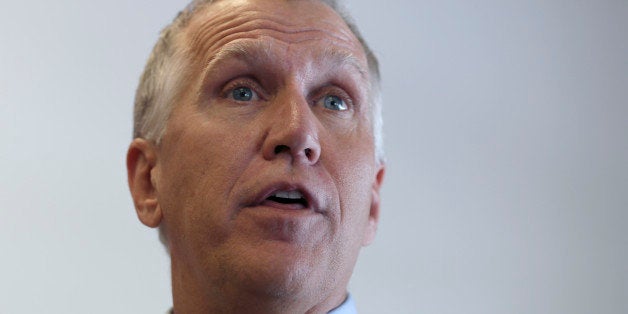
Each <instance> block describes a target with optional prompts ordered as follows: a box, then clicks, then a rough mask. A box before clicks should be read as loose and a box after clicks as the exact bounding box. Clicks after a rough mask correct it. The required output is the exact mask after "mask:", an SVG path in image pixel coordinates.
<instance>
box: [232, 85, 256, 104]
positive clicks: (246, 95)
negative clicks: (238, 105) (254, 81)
mask: <svg viewBox="0 0 628 314" xmlns="http://www.w3.org/2000/svg"><path fill="white" fill-rule="evenodd" d="M231 96H233V99H235V100H237V101H251V100H252V99H253V90H251V89H250V88H248V87H243V86H241V87H238V88H235V89H233V91H232V92H231Z"/></svg>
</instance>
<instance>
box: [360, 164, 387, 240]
mask: <svg viewBox="0 0 628 314" xmlns="http://www.w3.org/2000/svg"><path fill="white" fill-rule="evenodd" d="M385 168H386V167H385V165H384V164H383V163H382V164H380V165H379V169H378V170H377V172H376V174H375V180H374V181H373V189H372V190H371V209H370V211H369V221H368V225H367V226H366V231H365V233H364V238H363V239H362V245H363V246H366V245H369V244H371V243H372V242H373V240H374V239H375V233H377V224H378V222H379V207H380V198H379V191H380V188H381V186H382V183H383V182H384V173H385Z"/></svg>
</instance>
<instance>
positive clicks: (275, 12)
mask: <svg viewBox="0 0 628 314" xmlns="http://www.w3.org/2000/svg"><path fill="white" fill-rule="evenodd" d="M242 39H248V40H252V39H257V40H264V41H267V40H269V39H272V40H273V41H276V42H280V43H281V44H283V45H285V46H290V45H295V46H307V45H308V44H312V45H317V44H320V43H321V42H322V43H324V44H325V47H334V50H335V51H337V52H339V53H340V54H346V55H351V56H353V57H355V59H356V60H360V61H359V62H360V63H363V64H364V65H366V57H365V56H364V51H363V49H362V46H361V44H360V43H359V41H358V40H357V38H356V37H355V36H354V34H353V33H352V32H351V30H350V29H349V28H348V26H347V25H346V23H345V22H344V21H343V20H342V18H341V17H340V16H339V15H338V14H337V13H336V12H335V11H334V10H333V9H331V8H330V7H328V6H327V5H325V4H324V3H322V2H319V1H311V0H292V1H286V0H222V1H216V2H214V3H212V4H209V5H207V6H206V7H204V8H201V9H199V12H197V13H196V14H195V15H194V16H193V17H192V19H191V21H190V23H189V24H188V26H187V29H186V30H185V31H184V39H183V40H185V45H186V47H187V48H188V49H190V52H191V53H192V55H193V56H194V57H195V58H198V59H201V60H202V61H204V62H207V61H208V60H207V59H208V58H212V57H213V56H214V55H215V54H217V53H218V52H219V51H220V50H221V48H223V47H224V46H225V45H227V44H229V43H230V42H235V41H238V40H242ZM297 44H300V45H297ZM199 61H200V60H199Z"/></svg>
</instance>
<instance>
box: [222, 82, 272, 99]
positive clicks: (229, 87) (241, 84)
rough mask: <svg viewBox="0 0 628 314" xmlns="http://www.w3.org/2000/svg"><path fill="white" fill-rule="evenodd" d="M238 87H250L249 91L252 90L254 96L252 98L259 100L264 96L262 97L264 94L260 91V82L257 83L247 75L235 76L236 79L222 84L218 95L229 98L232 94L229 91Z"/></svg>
mask: <svg viewBox="0 0 628 314" xmlns="http://www.w3.org/2000/svg"><path fill="white" fill-rule="evenodd" d="M238 87H246V88H250V89H251V91H253V98H254V99H253V100H260V99H264V98H265V97H264V96H265V95H264V94H263V92H262V88H261V86H260V84H259V83H257V82H256V81H255V80H254V79H252V78H249V77H243V78H236V79H233V80H230V81H229V82H227V83H226V84H225V85H224V87H223V88H222V91H221V92H220V95H221V96H222V97H223V98H230V97H231V96H232V94H231V93H232V92H233V90H234V89H236V88H238ZM253 100H251V101H253Z"/></svg>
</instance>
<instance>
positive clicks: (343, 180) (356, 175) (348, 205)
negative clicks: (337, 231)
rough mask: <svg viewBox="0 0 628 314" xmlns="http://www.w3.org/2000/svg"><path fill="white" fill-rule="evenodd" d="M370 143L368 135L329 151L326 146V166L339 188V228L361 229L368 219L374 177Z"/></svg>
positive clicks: (372, 154) (372, 153)
mask: <svg viewBox="0 0 628 314" xmlns="http://www.w3.org/2000/svg"><path fill="white" fill-rule="evenodd" d="M372 146H373V145H372V141H371V140H370V138H364V137H362V138H360V139H359V140H350V141H348V142H347V143H344V145H339V146H337V147H335V148H334V149H331V150H330V149H329V148H328V151H327V155H326V157H327V158H326V160H325V167H326V168H327V169H328V171H330V174H331V176H332V178H333V180H334V181H335V185H336V187H337V189H338V195H339V200H340V206H341V225H342V228H352V229H353V230H354V231H357V230H355V229H360V230H361V229H362V228H364V227H365V226H366V224H367V222H368V217H369V213H370V205H371V196H372V195H371V191H372V186H373V182H374V180H375V163H374V157H373V156H374V152H373V147H372ZM340 147H342V148H340ZM356 236H358V235H356Z"/></svg>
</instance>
